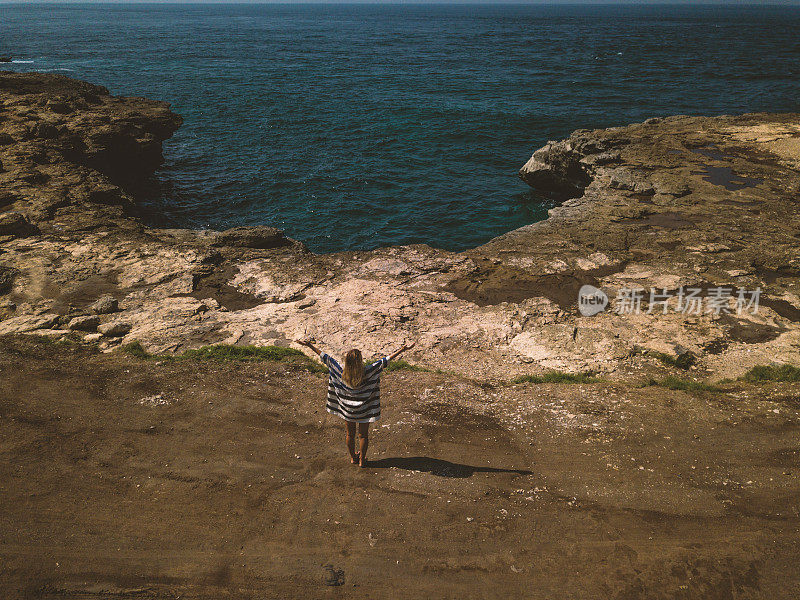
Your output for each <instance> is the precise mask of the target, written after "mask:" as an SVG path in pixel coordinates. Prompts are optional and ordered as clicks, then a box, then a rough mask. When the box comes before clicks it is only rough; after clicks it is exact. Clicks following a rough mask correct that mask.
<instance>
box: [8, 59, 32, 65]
mask: <svg viewBox="0 0 800 600" xmlns="http://www.w3.org/2000/svg"><path fill="white" fill-rule="evenodd" d="M11 62H12V63H15V64H18V65H29V64H31V63H32V62H33V61H32V60H12V61H11Z"/></svg>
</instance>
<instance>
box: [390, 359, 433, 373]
mask: <svg viewBox="0 0 800 600" xmlns="http://www.w3.org/2000/svg"><path fill="white" fill-rule="evenodd" d="M385 370H386V371H430V369H427V368H425V367H423V366H420V365H412V364H411V363H410V362H406V361H404V360H390V361H389V366H388V367H386V369H385Z"/></svg>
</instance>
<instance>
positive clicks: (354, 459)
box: [350, 452, 359, 465]
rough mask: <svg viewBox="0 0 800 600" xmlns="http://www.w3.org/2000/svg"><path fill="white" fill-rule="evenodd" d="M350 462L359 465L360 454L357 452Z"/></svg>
mask: <svg viewBox="0 0 800 600" xmlns="http://www.w3.org/2000/svg"><path fill="white" fill-rule="evenodd" d="M350 462H351V463H353V464H354V465H357V464H359V456H358V452H356V453H355V454H353V455H352V456H351V457H350Z"/></svg>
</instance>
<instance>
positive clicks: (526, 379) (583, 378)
mask: <svg viewBox="0 0 800 600" xmlns="http://www.w3.org/2000/svg"><path fill="white" fill-rule="evenodd" d="M599 381H600V379H598V378H597V377H594V376H593V375H592V374H591V373H563V372H561V371H550V372H548V373H543V374H542V375H520V376H519V377H517V378H515V379H513V380H512V381H511V383H597V382H599Z"/></svg>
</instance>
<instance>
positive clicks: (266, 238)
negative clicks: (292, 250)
mask: <svg viewBox="0 0 800 600" xmlns="http://www.w3.org/2000/svg"><path fill="white" fill-rule="evenodd" d="M291 243H292V240H290V239H288V238H287V237H286V236H285V235H284V234H283V232H282V231H281V230H280V229H275V228H274V227H233V228H232V229H227V230H225V231H222V232H220V233H218V234H217V235H216V237H215V238H214V241H213V242H212V245H214V246H232V247H238V248H261V249H264V248H280V247H281V246H288V245H290V244H291Z"/></svg>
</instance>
